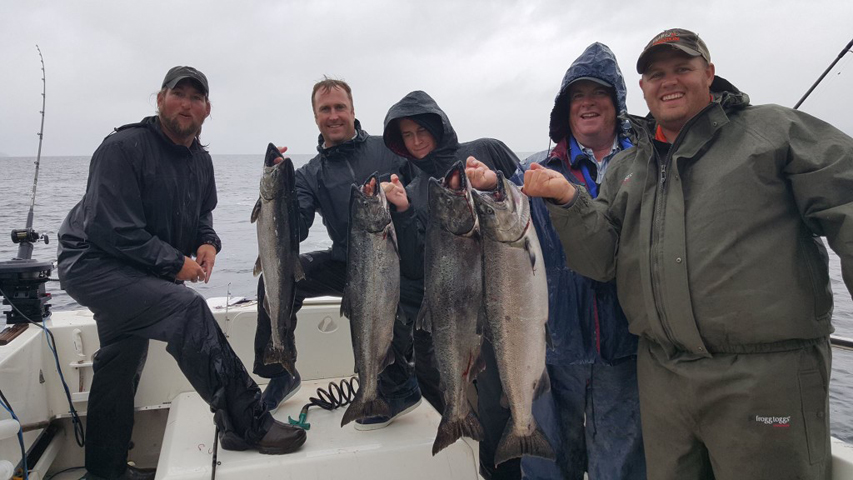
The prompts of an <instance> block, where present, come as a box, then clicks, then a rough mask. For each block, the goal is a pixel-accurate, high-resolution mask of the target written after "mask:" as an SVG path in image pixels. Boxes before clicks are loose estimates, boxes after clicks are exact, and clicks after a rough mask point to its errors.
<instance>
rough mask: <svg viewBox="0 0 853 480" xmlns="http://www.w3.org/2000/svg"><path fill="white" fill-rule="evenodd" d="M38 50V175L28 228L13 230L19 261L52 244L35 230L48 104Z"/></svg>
mask: <svg viewBox="0 0 853 480" xmlns="http://www.w3.org/2000/svg"><path fill="white" fill-rule="evenodd" d="M36 50H38V52H39V60H40V61H41V83H42V91H41V111H39V113H40V114H41V128H39V133H38V137H39V149H38V154H37V155H36V173H35V177H34V178H33V193H32V195H31V197H30V211H29V213H27V226H26V228H23V229H16V230H12V242H14V243H17V244H18V256H17V257H16V258H17V259H19V260H30V259H31V258H33V243H35V242H37V241H39V240H44V243H45V244H48V243H50V239H49V238H48V237H47V235H39V234H38V232H36V231H34V230H33V211H34V210H35V206H36V187H38V181H39V164H40V163H41V145H42V141H43V140H44V110H45V106H46V104H47V81H46V80H45V79H46V77H47V75H46V73H45V70H44V56H42V54H41V48H39V46H38V45H36Z"/></svg>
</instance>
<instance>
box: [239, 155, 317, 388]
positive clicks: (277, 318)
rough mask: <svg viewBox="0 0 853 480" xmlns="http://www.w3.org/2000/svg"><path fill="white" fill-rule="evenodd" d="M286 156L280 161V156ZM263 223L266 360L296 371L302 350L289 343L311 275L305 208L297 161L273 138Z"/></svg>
mask: <svg viewBox="0 0 853 480" xmlns="http://www.w3.org/2000/svg"><path fill="white" fill-rule="evenodd" d="M279 158H280V159H282V160H281V162H279V163H275V161H276V159H279ZM252 222H253V223H257V227H258V261H257V262H255V268H254V274H255V275H258V274H259V273H261V272H263V273H264V304H263V305H259V306H258V308H263V309H264V310H265V311H266V313H267V315H269V318H270V327H271V331H272V335H271V337H270V342H269V344H268V345H267V346H266V349H265V350H264V363H266V364H272V363H279V364H281V365H282V366H283V367H284V368H285V369H286V370H287V371H288V372H289V373H290V374H291V375H293V374H295V372H296V370H295V368H294V367H295V365H294V359H295V358H296V352H295V351H293V350H294V348H293V347H292V346H289V345H288V341H287V332H288V330H289V329H290V328H291V324H290V323H291V321H290V318H291V314H292V312H293V300H294V296H295V292H296V282H298V281H299V280H302V279H303V278H305V274H304V273H303V271H302V264H301V263H299V208H298V204H297V200H296V177H295V174H294V171H293V162H291V161H290V159H289V158H283V157H282V155H281V152H279V150H278V148H277V147H276V146H275V145H273V144H272V143H271V144H269V146H268V147H267V153H266V155H265V157H264V173H263V176H262V177H261V196H260V198H259V199H258V202H257V203H256V204H255V208H254V209H253V210H252Z"/></svg>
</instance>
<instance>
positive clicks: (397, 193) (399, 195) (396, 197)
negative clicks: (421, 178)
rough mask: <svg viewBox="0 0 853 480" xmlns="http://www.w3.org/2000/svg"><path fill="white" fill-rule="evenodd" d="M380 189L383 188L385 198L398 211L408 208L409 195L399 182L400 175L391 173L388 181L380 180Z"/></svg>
mask: <svg viewBox="0 0 853 480" xmlns="http://www.w3.org/2000/svg"><path fill="white" fill-rule="evenodd" d="M381 186H382V190H385V198H387V199H388V201H389V202H391V203H393V204H394V206H395V207H396V208H397V211H398V212H405V211H406V210H408V209H409V197H408V196H406V187H404V186H403V184H402V183H401V182H400V177H398V176H397V175H396V174H391V181H390V182H382V184H381Z"/></svg>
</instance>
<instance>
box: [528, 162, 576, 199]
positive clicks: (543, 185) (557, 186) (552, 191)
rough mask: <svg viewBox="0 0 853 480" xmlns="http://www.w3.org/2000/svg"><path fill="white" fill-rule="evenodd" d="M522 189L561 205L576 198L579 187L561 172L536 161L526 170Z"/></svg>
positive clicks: (531, 195)
mask: <svg viewBox="0 0 853 480" xmlns="http://www.w3.org/2000/svg"><path fill="white" fill-rule="evenodd" d="M521 191H522V192H524V193H525V195H527V196H529V197H542V198H549V199H551V200H553V201H554V202H556V203H557V204H559V205H565V204H567V203H569V202H570V201H571V200H572V199H573V198H575V194H576V193H577V188H575V186H574V185H572V184H571V183H569V181H568V180H566V178H565V177H564V176H563V175H562V174H560V173H559V172H556V171H554V170H551V169H549V168H545V167H543V166H542V165H539V164H538V163H534V164H532V165H530V169H529V170H527V171H526V172H524V186H523V187H522V188H521Z"/></svg>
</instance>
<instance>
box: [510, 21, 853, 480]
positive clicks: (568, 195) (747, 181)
mask: <svg viewBox="0 0 853 480" xmlns="http://www.w3.org/2000/svg"><path fill="white" fill-rule="evenodd" d="M637 70H638V72H639V73H641V74H642V79H641V80H640V87H641V88H642V90H643V95H644V97H645V99H646V103H647V104H648V107H649V110H650V111H651V116H650V117H646V118H632V119H631V120H632V126H633V129H634V131H635V132H636V133H637V138H636V140H637V142H636V147H635V148H633V149H630V150H626V151H625V152H622V153H620V154H619V155H617V156H616V158H614V159H613V161H612V162H611V166H610V169H609V171H608V173H607V176H606V177H605V179H604V183H603V184H602V186H601V191H600V192H599V196H598V198H597V199H595V200H593V199H592V198H591V197H590V195H589V194H588V193H587V192H586V191H585V190H583V189H577V188H575V187H574V186H572V185H570V184H569V183H568V182H566V181H565V179H564V178H563V177H562V176H561V175H554V174H552V173H551V171H550V170H547V169H544V168H536V166H535V165H534V166H533V168H531V170H529V171H528V172H527V173H526V175H525V182H524V183H525V192H526V193H528V194H529V195H534V196H541V197H546V198H548V199H549V201H548V202H546V203H548V209H549V211H550V213H551V218H552V221H553V222H554V225H555V227H556V228H557V231H558V232H559V234H560V239H561V241H562V243H563V246H564V248H565V251H566V256H567V262H568V264H569V266H570V267H571V268H573V269H575V270H577V271H578V272H580V273H582V274H584V275H588V276H590V277H593V278H596V279H599V280H602V281H603V280H608V279H612V278H616V281H617V286H618V291H619V300H620V303H621V305H622V307H623V309H624V310H625V313H626V315H627V317H628V321H629V326H630V330H631V332H633V333H634V334H636V335H638V336H639V337H640V344H639V352H638V360H637V369H638V380H639V385H640V407H641V412H642V425H643V436H644V442H645V449H646V458H647V466H648V467H647V468H648V473H649V478H651V479H684V478H749V479H779V478H803V479H823V478H828V476H829V474H830V472H829V470H830V462H831V455H830V441H829V408H828V384H829V376H830V361H831V350H830V346H829V341H828V340H829V339H828V337H829V334H830V333H831V332H832V331H833V328H832V324H831V317H832V290H831V288H830V283H829V275H828V266H827V252H826V248H825V247H824V244H823V242H822V241H821V239H820V238H819V237H825V238H826V242H828V244H829V246H830V247H831V248H832V249H833V250H834V251H835V252H836V253H837V254H838V256H839V257H840V259H841V267H842V272H843V277H844V282H845V284H846V286H847V289H848V291H850V292H853V241H851V239H853V139H851V138H850V137H849V136H847V135H845V134H844V133H842V132H840V131H839V130H837V129H836V128H834V127H832V126H831V125H828V124H827V123H825V122H822V121H820V120H818V119H816V118H814V117H811V116H809V115H807V114H805V113H802V112H798V111H795V110H792V109H790V108H785V107H780V106H777V105H762V106H753V105H750V103H749V97H748V96H747V95H746V94H745V93H742V92H740V91H739V90H738V89H737V88H735V87H734V86H733V85H732V84H731V83H729V82H728V81H726V80H724V79H723V78H721V77H718V76H716V75H715V67H714V64H712V63H711V56H710V53H709V50H708V48H707V46H706V45H705V43H704V42H703V41H702V40H701V39H700V38H699V37H698V36H697V35H696V34H695V33H693V32H690V31H688V30H683V29H672V30H667V31H665V32H662V33H661V34H659V35H656V36H655V37H654V38H653V39H652V41H650V42H649V44H648V45H647V46H646V47H645V49H644V50H643V52H642V54H641V55H640V57H639V59H638V61H637Z"/></svg>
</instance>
